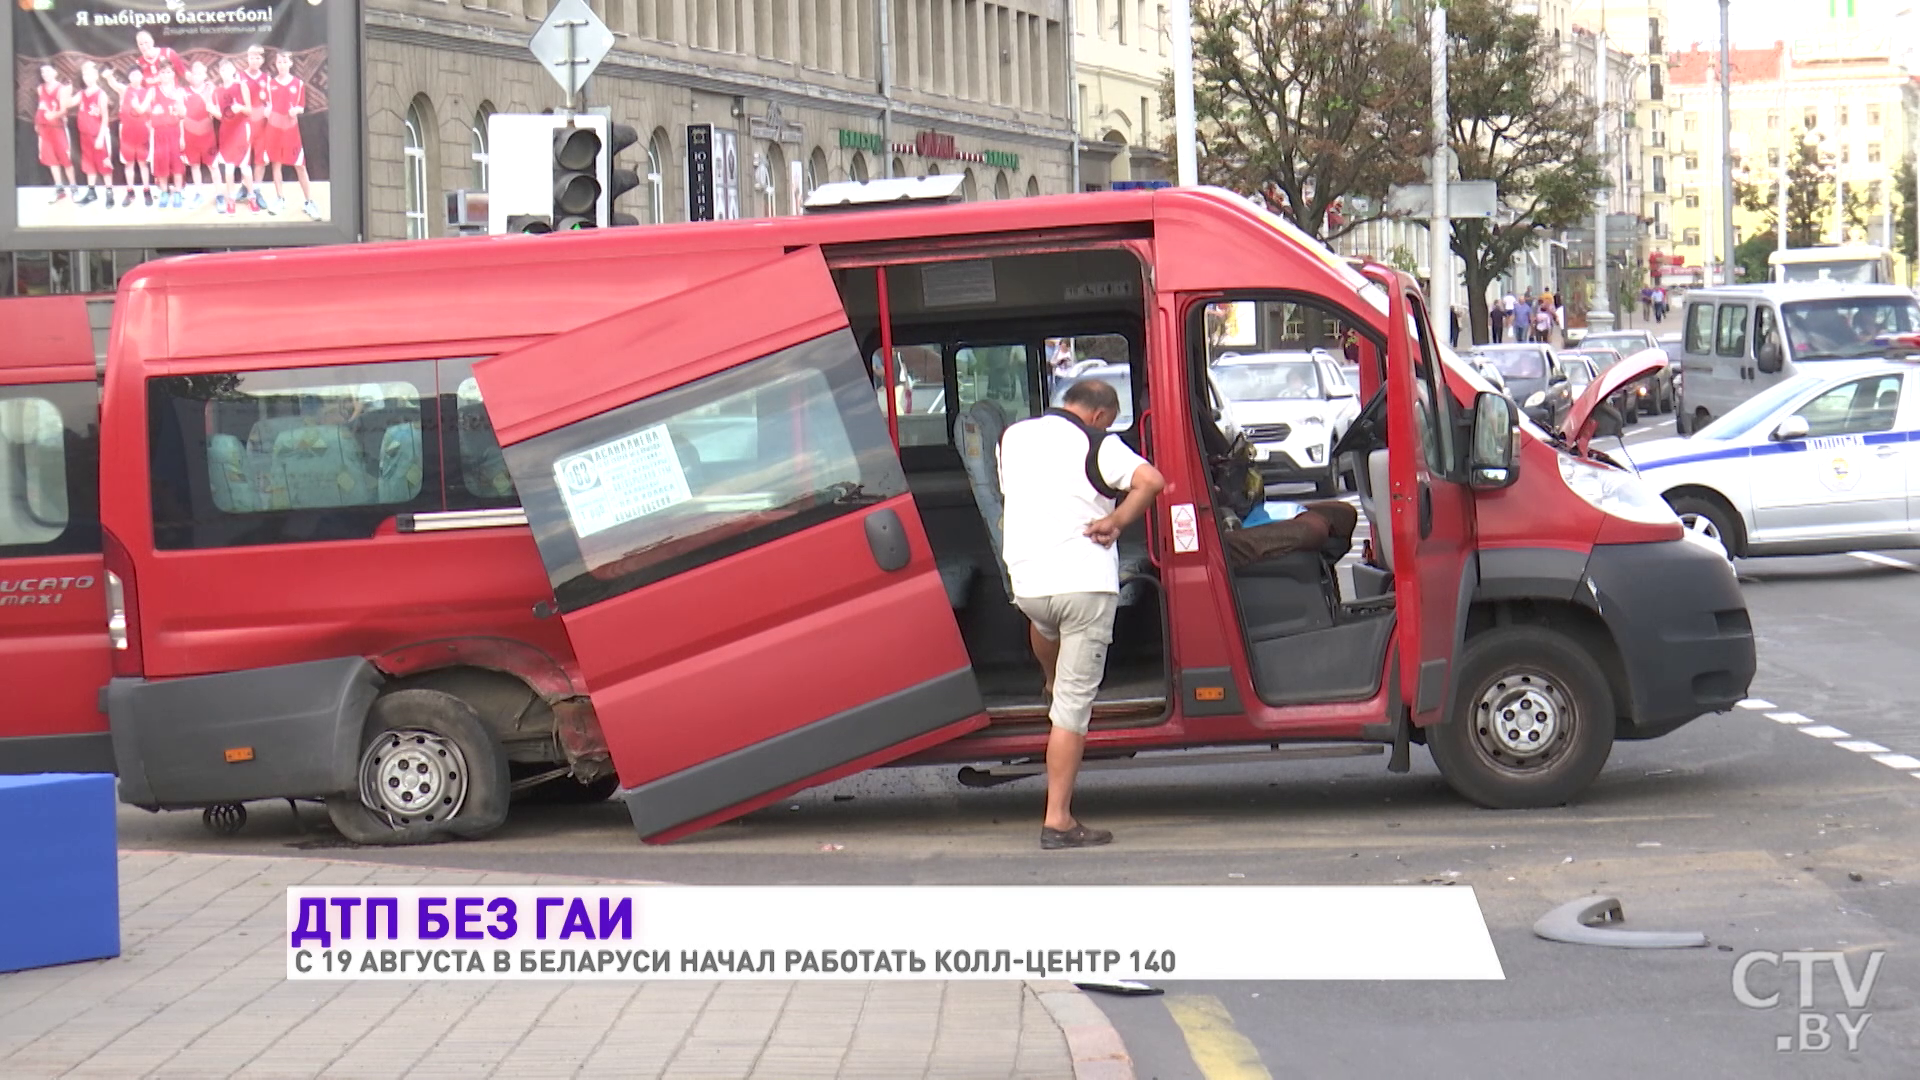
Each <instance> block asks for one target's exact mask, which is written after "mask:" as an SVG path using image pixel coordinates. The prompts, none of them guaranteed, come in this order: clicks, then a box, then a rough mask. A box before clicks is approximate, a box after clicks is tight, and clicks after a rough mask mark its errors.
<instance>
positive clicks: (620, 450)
mask: <svg viewBox="0 0 1920 1080" xmlns="http://www.w3.org/2000/svg"><path fill="white" fill-rule="evenodd" d="M474 374H475V376H476V377H477V378H478V379H479V381H480V389H481V393H482V395H483V396H484V397H485V399H486V401H487V408H488V411H489V413H490V414H491V415H492V417H493V422H494V429H495V432H496V434H497V435H498V436H499V440H500V444H501V446H502V448H503V449H504V451H505V456H506V460H507V467H508V470H509V471H510V472H511V473H512V474H513V480H514V486H515V487H516V489H517V490H518V491H519V493H520V498H521V502H522V505H523V506H524V507H525V508H526V514H527V521H528V523H529V524H530V525H531V526H532V530H533V534H534V540H535V543H536V544H537V545H538V547H539V549H540V555H541V559H542V561H543V562H544V563H545V564H546V568H547V572H548V577H549V579H550V581H551V582H552V585H553V591H554V598H555V606H556V608H557V610H558V613H559V616H560V618H561V619H562V620H563V621H564V622H565V624H566V627H567V634H568V636H569V637H570V638H571V639H572V642H573V647H574V651H575V654H576V655H577V656H578V658H579V663H580V669H581V673H582V675H583V676H584V678H585V680H586V683H587V688H588V691H589V693H590V694H591V695H592V699H593V705H594V710H595V712H596V713H598V715H599V718H600V724H601V727H602V728H603V730H604V732H605V734H606V739H607V745H608V747H609V749H610V750H611V752H612V754H613V761H614V764H615V766H616V767H617V768H618V769H619V772H620V780H621V786H622V789H623V790H624V791H625V798H626V800H627V805H628V808H629V810H630V811H631V813H632V816H633V821H634V825H635V827H636V828H638V830H639V831H640V834H641V835H642V836H643V837H645V838H646V839H647V840H649V841H652V842H664V841H667V840H672V839H674V838H676V837H679V836H683V835H686V834H687V833H690V832H693V831H695V830H697V829H700V828H704V827H706V826H708V825H712V824H715V823H717V822H720V821H724V820H727V819H728V818H731V817H735V816H738V815H740V814H743V813H746V812H747V811H749V810H753V809H755V808H757V807H760V806H763V805H765V804H767V803H769V802H771V801H773V800H775V799H778V798H780V797H782V796H784V795H787V794H790V793H792V792H794V791H797V790H799V789H801V788H804V787H808V786H811V785H814V784H817V783H821V782H824V781H827V780H832V779H835V778H837V777H841V776H845V775H847V774H849V773H853V772H857V771H859V770H862V769H866V768H870V767H872V766H875V765H879V764H883V763H885V762H888V761H892V760H894V759H896V758H900V757H904V756H906V755H908V754H912V753H916V752H918V751H920V750H924V749H926V748H927V747H930V746H933V745H936V744H938V743H941V742H944V741H946V740H948V739H951V738H954V737H956V736H959V735H962V734H964V733H966V732H968V731H972V730H975V729H977V728H980V727H982V726H984V725H985V724H986V722H987V717H986V712H985V707H984V703H983V702H982V701H981V697H980V689H979V685H978V684H977V683H976V681H975V679H974V675H973V669H972V666H971V664H970V662H969V660H968V656H967V651H966V647H965V645H964V644H963V642H962V641H961V638H960V631H959V627H958V625H957V624H956V623H955V621H954V617H953V612H952V608H951V605H950V603H949V601H948V599H947V594H946V591H945V589H944V588H943V587H942V585H941V582H940V575H939V571H938V568H937V567H936V565H935V563H934V557H933V552H932V549H931V548H930V547H929V545H928V542H927V537H926V534H925V531H924V529H923V527H922V525H921V522H920V517H919V514H918V513H917V511H916V510H915V507H914V503H913V499H912V497H911V496H910V495H908V494H907V487H906V479H905V475H904V474H903V473H902V471H901V468H900V462H899V459H898V458H897V457H896V456H895V453H894V450H893V446H892V443H891V442H890V441H889V439H888V437H887V425H886V421H885V418H884V417H883V416H882V415H881V413H880V408H879V405H878V402H877V399H876V396H875V393H874V388H873V384H872V382H871V381H870V380H869V377H868V375H867V371H866V366H865V365H864V364H862V363H861V359H860V349H859V346H858V345H857V344H856V342H855V340H854V336H853V333H852V331H851V330H850V329H849V327H848V323H847V317H846V313H845V311H844V309H843V308H842V306H841V302H840V296H839V294H838V292H837V291H836V290H835V288H834V284H833V279H832V277H831V275H830V273H829V271H828V269H827V265H826V263H825V261H824V260H823V259H822V257H821V255H820V253H819V251H818V250H817V249H813V248H808V249H805V250H802V251H799V252H796V253H793V254H789V255H780V254H778V253H777V252H769V258H768V261H767V262H766V263H764V264H762V265H759V266H757V267H755V268H753V269H750V270H747V271H744V272H741V273H738V274H735V275H733V276H731V277H727V278H723V279H720V280H718V281H715V282H713V283H710V284H706V285H702V286H699V287H697V288H693V289H689V290H687V291H685V292H682V293H678V294H676V295H674V296H671V297H668V298H667V299H665V300H661V301H655V302H653V303H649V304H647V305H645V306H643V307H640V308H636V309H634V310H632V311H628V312H625V313H623V314H620V315H616V316H613V317H611V318H608V319H605V320H603V321H601V322H598V323H595V324H592V325H590V326H586V327H582V328H581V329H578V330H575V331H572V332H570V333H567V334H563V335H559V336H557V337H554V338H551V339H549V340H547V341H545V342H542V343H540V344H538V345H533V346H529V347H528V348H526V349H523V350H520V351H518V352H514V353H510V354H506V355H503V356H498V357H495V358H493V359H490V360H484V361H481V362H480V363H477V364H476V365H474Z"/></svg>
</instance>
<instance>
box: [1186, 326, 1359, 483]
mask: <svg viewBox="0 0 1920 1080" xmlns="http://www.w3.org/2000/svg"><path fill="white" fill-rule="evenodd" d="M1213 378H1214V382H1215V384H1216V385H1218V386H1219V388H1220V393H1221V394H1222V396H1224V397H1225V398H1226V400H1227V414H1228V415H1229V416H1230V417H1232V419H1233V422H1234V423H1235V424H1236V425H1238V426H1239V428H1240V430H1241V432H1243V433H1244V434H1245V435H1246V437H1247V441H1248V442H1249V443H1252V444H1253V456H1254V464H1255V466H1256V467H1257V468H1259V470H1260V475H1261V478H1262V479H1264V480H1266V481H1267V483H1269V484H1274V483H1288V482H1300V481H1310V482H1312V484H1313V487H1314V494H1316V495H1320V496H1327V495H1332V494H1334V493H1335V492H1336V491H1338V490H1339V482H1340V477H1339V475H1338V468H1337V467H1336V465H1335V463H1334V460H1333V446H1334V444H1335V443H1337V442H1339V441H1340V436H1342V435H1344V434H1346V432H1347V427H1348V425H1350V424H1352V423H1353V420H1354V418H1355V417H1357V416H1359V415H1360V398H1359V393H1358V391H1356V390H1355V389H1354V388H1353V387H1352V386H1350V385H1348V383H1347V380H1346V378H1345V376H1343V375H1342V374H1341V373H1340V364H1339V361H1338V360H1336V359H1334V357H1333V355H1332V354H1331V353H1328V352H1326V351H1325V350H1322V349H1314V350H1311V351H1304V352H1266V353H1246V354H1242V355H1238V356H1231V357H1223V358H1221V359H1220V360H1217V361H1215V362H1214V364H1213Z"/></svg>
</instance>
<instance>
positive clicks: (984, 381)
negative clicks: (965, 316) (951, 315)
mask: <svg viewBox="0 0 1920 1080" xmlns="http://www.w3.org/2000/svg"><path fill="white" fill-rule="evenodd" d="M953 366H954V372H955V374H956V376H957V378H958V385H959V387H960V409H961V411H962V412H965V411H966V410H968V409H970V408H972V407H973V406H974V404H975V403H977V402H981V401H991V402H994V403H995V404H997V405H999V406H1000V410H1001V412H1002V413H1003V414H1004V419H1005V421H1006V422H1007V423H1009V424H1012V423H1016V422H1018V421H1021V420H1025V419H1027V418H1028V417H1030V416H1032V415H1033V414H1034V408H1033V401H1032V399H1031V397H1030V396H1029V391H1030V386H1031V384H1030V381H1029V379H1028V376H1027V373H1028V371H1030V370H1031V362H1030V360H1029V357H1028V355H1027V347H1026V346H1025V345H963V346H961V347H960V348H959V349H958V350H956V351H955V352H954V354H953ZM1115 426H1116V427H1118V426H1119V425H1115Z"/></svg>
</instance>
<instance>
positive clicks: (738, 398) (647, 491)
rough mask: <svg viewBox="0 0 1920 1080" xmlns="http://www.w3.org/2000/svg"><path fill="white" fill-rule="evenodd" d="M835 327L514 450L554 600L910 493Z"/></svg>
mask: <svg viewBox="0 0 1920 1080" xmlns="http://www.w3.org/2000/svg"><path fill="white" fill-rule="evenodd" d="M879 405H880V402H879V400H878V399H877V398H876V396H875V393H874V386H873V382H872V380H871V378H870V377H869V375H868V372H867V370H866V364H865V363H864V362H863V361H862V358H861V356H860V351H859V347H858V346H857V345H856V344H855V342H854V340H853V335H852V334H851V333H849V332H847V331H839V332H836V333H832V334H827V335H825V336H823V337H819V338H815V339H814V340H812V341H809V342H804V343H802V344H799V345H795V346H792V347H790V348H787V349H783V350H781V351H780V352H777V353H774V354H772V355H771V356H767V357H763V358H761V359H759V360H754V361H750V362H748V363H745V364H742V365H740V366H738V367H734V368H731V369H729V370H727V371H724V372H721V373H720V374H717V375H712V376H709V377H707V378H704V379H699V380H696V381H694V382H691V383H688V384H686V385H684V386H679V387H675V388H674V389H672V390H668V391H666V392H664V393H661V394H657V395H655V396H653V397H650V398H644V399H642V400H640V401H636V402H633V403H631V404H628V405H625V406H622V407H620V408H617V409H611V410H609V411H607V412H604V413H601V414H599V415H597V416H593V417H589V418H587V419H585V420H581V421H579V422H577V423H574V424H571V425H569V426H567V427H564V428H560V429H558V430H555V431H551V432H548V433H546V434H544V435H540V436H537V437H535V438H532V439H529V440H528V441H526V442H525V443H521V444H519V445H517V446H513V447H510V448H509V449H508V450H507V455H508V457H509V458H510V459H512V461H513V463H514V467H515V472H516V473H517V474H518V475H519V476H520V477H521V479H522V481H523V483H522V485H521V488H520V496H521V499H522V501H523V502H524V503H525V505H526V506H527V516H528V518H529V520H532V521H535V522H540V521H549V522H557V523H559V527H558V528H552V529H538V528H537V529H535V531H534V541H535V543H536V544H537V545H538V546H539V549H540V555H541V559H542V561H543V562H544V563H545V564H546V567H547V573H548V577H549V579H550V580H551V582H552V584H553V589H554V595H555V596H556V597H557V598H558V599H559V601H560V607H561V610H562V611H574V610H577V609H579V608H581V607H583V606H586V605H588V604H591V603H595V602H597V601H600V600H604V599H607V598H609V597H612V596H618V595H620V594H622V593H626V592H629V591H632V590H634V589H637V588H640V587H642V586H645V585H647V584H650V583H652V582H655V581H659V580H662V579H663V578H667V577H670V576H673V575H675V574H680V573H684V572H686V571H688V570H691V569H693V568H695V567H698V566H702V565H705V564H706V563H709V562H712V561H714V560H716V559H721V558H724V557H726V556H728V555H731V554H734V553H736V552H739V551H744V550H746V549H748V548H750V547H754V546H757V545H759V544H764V543H768V542H770V541H773V540H776V539H778V538H780V537H782V536H786V535H788V534H791V533H794V532H797V531H799V530H801V529H806V528H809V527H812V526H814V525H818V524H821V523H823V522H826V521H829V520H832V519H833V518H836V517H840V516H842V515H845V514H852V513H857V512H859V511H861V510H862V509H864V508H866V507H870V506H872V505H873V504H874V503H875V502H877V501H879V500H882V499H887V498H891V497H893V496H896V495H900V494H903V493H904V492H905V491H906V478H905V476H904V475H903V474H902V472H901V470H900V463H899V460H898V458H896V457H895V456H894V453H893V444H892V443H891V442H890V441H889V439H888V437H887V428H886V422H885V419H884V417H883V416H882V415H881V413H880V408H879Z"/></svg>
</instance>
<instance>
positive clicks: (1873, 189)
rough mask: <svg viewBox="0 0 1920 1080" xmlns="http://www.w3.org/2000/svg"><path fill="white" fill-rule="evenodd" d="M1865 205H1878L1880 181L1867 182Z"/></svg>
mask: <svg viewBox="0 0 1920 1080" xmlns="http://www.w3.org/2000/svg"><path fill="white" fill-rule="evenodd" d="M1867 205H1868V206H1879V205H1880V181H1878V180H1871V181H1868V182H1867Z"/></svg>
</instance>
